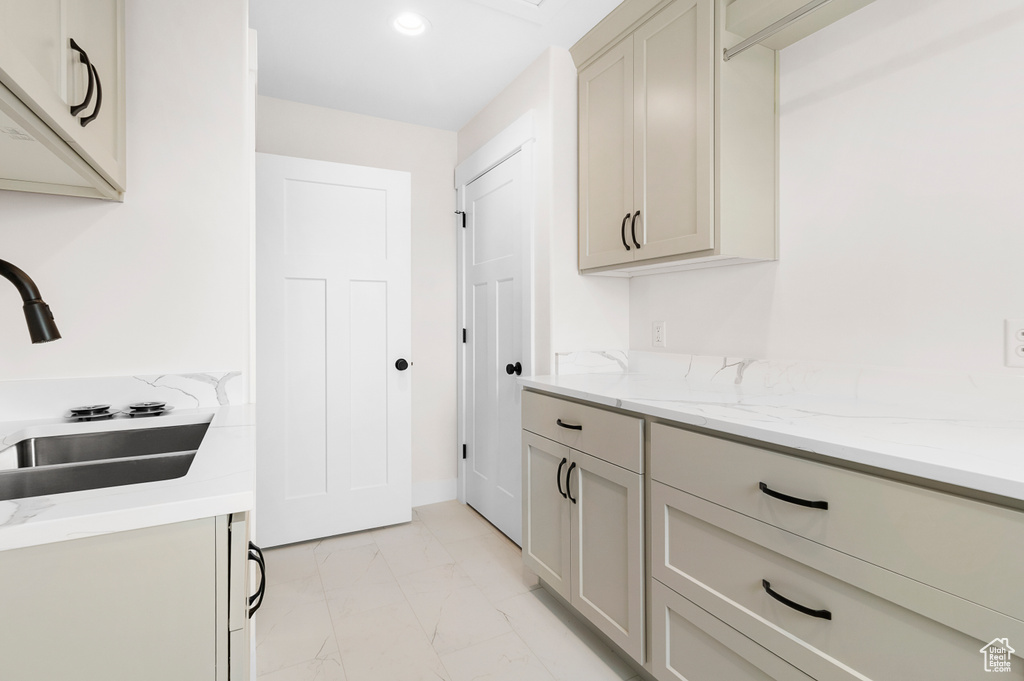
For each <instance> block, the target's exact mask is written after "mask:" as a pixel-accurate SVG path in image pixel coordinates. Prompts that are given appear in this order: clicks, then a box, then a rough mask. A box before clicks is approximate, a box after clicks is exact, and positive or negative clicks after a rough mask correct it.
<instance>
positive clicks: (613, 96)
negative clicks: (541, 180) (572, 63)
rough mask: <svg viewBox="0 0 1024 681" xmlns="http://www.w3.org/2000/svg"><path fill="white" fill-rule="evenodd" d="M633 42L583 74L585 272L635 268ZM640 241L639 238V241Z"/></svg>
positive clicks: (623, 43)
mask: <svg viewBox="0 0 1024 681" xmlns="http://www.w3.org/2000/svg"><path fill="white" fill-rule="evenodd" d="M633 72H634V67H633V40H632V38H630V37H627V38H626V39H624V40H622V41H621V42H619V43H618V44H617V45H615V46H614V47H612V48H611V49H609V50H608V51H607V52H606V53H605V54H604V55H603V56H601V57H600V58H599V59H597V61H595V62H594V63H593V64H591V65H590V66H588V67H586V68H585V69H583V70H582V71H581V72H580V74H579V126H580V127H579V134H580V140H579V144H580V149H579V153H580V158H579V163H580V165H579V172H580V197H579V204H580V205H579V211H580V216H579V220H580V230H579V239H580V243H579V249H580V262H579V266H580V269H589V268H592V267H603V266H605V265H615V264H618V263H624V262H630V261H632V260H633V254H634V253H635V252H636V249H635V244H634V243H633V241H632V240H631V236H630V234H629V228H630V220H629V219H627V216H628V217H629V218H631V217H632V214H633V210H634V209H633V108H634V107H633ZM637 236H638V238H639V235H637Z"/></svg>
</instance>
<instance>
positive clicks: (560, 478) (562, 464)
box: [555, 456, 569, 499]
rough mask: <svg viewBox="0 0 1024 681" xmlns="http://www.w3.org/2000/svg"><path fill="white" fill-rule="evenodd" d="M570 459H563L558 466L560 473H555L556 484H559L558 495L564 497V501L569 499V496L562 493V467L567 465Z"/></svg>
mask: <svg viewBox="0 0 1024 681" xmlns="http://www.w3.org/2000/svg"><path fill="white" fill-rule="evenodd" d="M568 462H569V459H567V458H565V457H564V456H563V457H562V463H560V464H558V472H557V473H555V483H557V484H558V493H559V494H561V495H562V498H563V499H568V498H569V495H568V494H566V493H565V492H563V491H562V466H564V465H565V464H567V463H568Z"/></svg>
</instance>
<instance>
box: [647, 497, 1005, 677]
mask: <svg viewBox="0 0 1024 681" xmlns="http://www.w3.org/2000/svg"><path fill="white" fill-rule="evenodd" d="M677 494H682V493H681V492H678V491H677V490H673V489H672V488H669V487H666V486H664V485H662V484H659V483H653V484H652V502H653V503H654V504H655V509H656V510H655V512H654V513H653V514H652V515H653V518H654V524H653V528H652V534H653V536H654V537H658V538H660V541H661V542H663V546H662V547H660V548H656V549H655V554H661V555H662V556H663V558H664V560H663V561H659V560H656V561H655V564H654V567H653V570H652V573H653V575H654V577H656V578H657V579H659V580H662V581H663V582H665V583H666V584H668V585H669V586H671V587H672V588H673V589H677V590H678V591H679V592H680V593H682V594H683V595H687V596H689V595H690V594H692V593H694V592H696V593H699V594H700V595H701V598H703V599H704V600H705V601H709V602H710V603H711V608H710V610H711V612H712V614H715V615H716V616H718V617H720V618H722V619H723V620H725V621H726V622H729V623H730V624H732V626H734V627H736V628H737V629H739V630H740V631H741V632H743V633H745V634H747V635H748V636H751V637H752V638H754V640H756V641H758V642H761V643H763V644H764V645H765V646H766V647H768V648H770V649H771V650H772V651H773V652H775V653H777V654H778V655H779V656H781V657H782V658H783V659H785V660H787V661H788V662H790V663H791V664H793V665H795V666H797V667H798V668H800V669H801V670H803V671H804V672H806V673H808V674H809V675H811V676H813V677H814V678H817V679H852V678H868V679H894V680H895V679H898V680H900V681H914V680H918V679H920V680H921V681H932V680H934V679H957V680H958V681H960V680H964V681H967V680H970V679H983V678H986V672H985V670H984V660H983V656H982V653H981V648H982V647H983V646H984V645H985V644H986V643H988V641H985V640H978V639H976V638H974V637H972V636H968V635H966V634H963V633H961V632H959V631H956V630H954V629H952V628H950V627H947V626H944V625H942V624H939V623H937V622H934V621H932V620H930V619H928V618H925V617H922V616H920V615H918V614H916V613H913V612H911V611H909V610H907V609H905V608H902V607H900V606H898V605H894V604H893V603H890V602H888V601H886V600H884V599H882V598H879V597H878V596H875V595H873V594H871V593H869V592H867V591H863V590H861V589H858V588H856V587H853V586H851V585H849V584H847V583H845V582H842V581H840V580H837V579H835V578H833V577H831V576H829V575H826V574H824V573H822V572H818V571H817V570H813V569H811V568H809V567H807V566H805V565H803V564H802V563H798V562H797V561H794V560H792V559H790V558H787V557H785V556H783V555H781V554H779V553H776V552H773V551H770V550H768V549H765V548H763V547H761V546H758V545H756V544H753V543H751V542H748V541H746V540H744V539H742V538H740V537H738V536H736V535H733V534H730V533H729V532H726V531H725V530H722V529H721V528H718V527H716V526H714V525H711V524H709V523H706V522H704V521H702V520H699V519H698V518H695V517H693V516H691V515H688V514H685V513H683V512H681V511H679V510H677V509H675V508H673V504H672V495H677ZM659 510H660V512H659ZM696 600H700V599H699V598H698V599H696ZM702 605H703V606H704V607H706V608H707V607H708V605H707V603H706V602H705V603H702ZM826 613H827V614H828V618H826V617H825V615H826ZM737 623H738V624H737ZM780 634H781V635H780ZM991 635H992V638H997V637H1003V636H1006V634H1001V633H999V632H998V631H993V632H992V634H991ZM1010 643H1011V645H1012V644H1013V641H1012V640H1011V642H1010ZM1011 666H1012V673H1011V674H1007V675H1006V676H1005V677H1004V678H1014V679H1021V678H1024V660H1022V659H1020V658H1018V657H1014V658H1013V659H1012V664H1011ZM856 674H860V675H862V676H856Z"/></svg>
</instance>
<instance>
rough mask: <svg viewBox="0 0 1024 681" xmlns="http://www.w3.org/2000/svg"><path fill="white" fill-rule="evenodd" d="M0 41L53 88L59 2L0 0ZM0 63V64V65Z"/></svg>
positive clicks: (56, 76) (55, 84)
mask: <svg viewBox="0 0 1024 681" xmlns="http://www.w3.org/2000/svg"><path fill="white" fill-rule="evenodd" d="M0 17H3V26H2V27H0V41H2V42H4V43H6V44H7V48H6V49H13V50H17V52H19V53H20V55H21V56H22V57H23V58H24V59H25V60H26V61H27V62H28V63H30V64H31V65H32V68H33V69H34V70H35V71H36V72H37V73H38V74H39V76H40V77H41V78H42V79H43V80H44V81H45V82H46V83H48V84H49V85H50V86H51V87H52V88H53V89H54V90H56V89H57V88H58V85H59V83H60V75H61V70H60V58H61V55H62V54H63V50H62V49H61V48H62V43H61V34H60V28H61V1H60V0H31V2H26V0H0ZM2 66H3V65H0V68H2Z"/></svg>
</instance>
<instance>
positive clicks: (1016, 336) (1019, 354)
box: [1003, 319, 1024, 367]
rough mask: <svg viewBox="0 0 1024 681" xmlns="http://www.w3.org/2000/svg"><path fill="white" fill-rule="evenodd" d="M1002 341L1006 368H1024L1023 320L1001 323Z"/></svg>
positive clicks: (1010, 320) (1009, 320)
mask: <svg viewBox="0 0 1024 681" xmlns="http://www.w3.org/2000/svg"><path fill="white" fill-rule="evenodd" d="M1003 339H1004V346H1005V350H1006V360H1005V364H1006V366H1008V367H1024V319H1007V320H1005V321H1004V322H1003Z"/></svg>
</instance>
